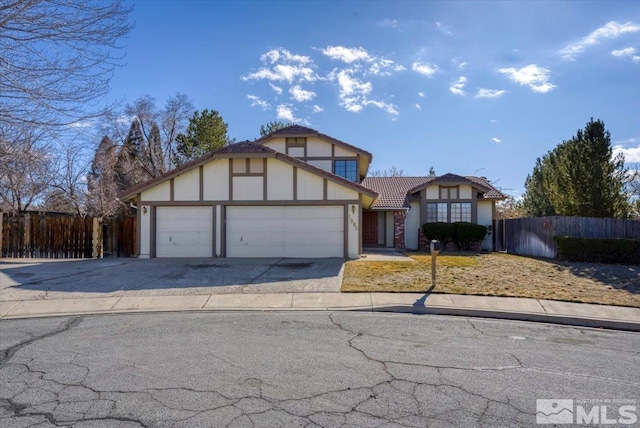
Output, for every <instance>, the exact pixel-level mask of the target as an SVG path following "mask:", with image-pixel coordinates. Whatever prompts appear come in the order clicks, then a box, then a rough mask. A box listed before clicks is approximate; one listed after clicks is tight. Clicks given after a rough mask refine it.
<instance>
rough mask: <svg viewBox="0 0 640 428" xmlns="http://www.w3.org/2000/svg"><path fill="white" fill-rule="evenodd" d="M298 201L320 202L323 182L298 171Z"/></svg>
mask: <svg viewBox="0 0 640 428" xmlns="http://www.w3.org/2000/svg"><path fill="white" fill-rule="evenodd" d="M297 193H298V199H299V200H301V201H304V200H322V197H323V194H324V180H323V179H322V178H320V177H318V176H317V175H313V174H311V173H309V172H307V171H304V170H302V169H298V189H297Z"/></svg>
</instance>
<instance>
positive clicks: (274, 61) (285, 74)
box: [241, 48, 318, 92]
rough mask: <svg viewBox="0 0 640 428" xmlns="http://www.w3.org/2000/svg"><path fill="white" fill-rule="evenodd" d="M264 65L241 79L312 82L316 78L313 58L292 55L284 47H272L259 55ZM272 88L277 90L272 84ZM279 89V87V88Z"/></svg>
mask: <svg viewBox="0 0 640 428" xmlns="http://www.w3.org/2000/svg"><path fill="white" fill-rule="evenodd" d="M260 61H262V62H263V63H264V64H265V65H266V67H262V68H260V69H258V70H257V71H255V72H253V73H248V74H245V75H244V76H242V77H241V78H242V80H244V81H247V80H268V81H270V82H289V83H293V82H294V81H303V82H314V81H316V80H317V79H318V76H317V75H316V73H315V71H314V67H315V66H314V64H313V60H312V59H311V58H310V57H308V56H303V55H294V54H292V53H291V52H289V51H288V50H286V49H284V48H278V49H272V50H270V51H268V52H267V53H265V54H263V55H262V56H261V57H260ZM272 88H273V90H274V91H276V92H278V90H277V89H275V88H274V87H273V86H272ZM280 89H281V88H280Z"/></svg>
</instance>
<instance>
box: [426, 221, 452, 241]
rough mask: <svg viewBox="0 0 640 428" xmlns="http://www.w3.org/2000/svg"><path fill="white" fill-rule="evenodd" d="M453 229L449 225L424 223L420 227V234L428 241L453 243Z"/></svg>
mask: <svg viewBox="0 0 640 428" xmlns="http://www.w3.org/2000/svg"><path fill="white" fill-rule="evenodd" d="M454 232H455V228H454V226H453V224H451V223H443V222H438V223H425V224H423V225H422V233H424V236H426V237H427V239H428V240H429V241H431V240H432V239H437V240H438V241H440V242H441V243H442V246H443V247H444V244H446V243H447V242H450V241H453V236H454Z"/></svg>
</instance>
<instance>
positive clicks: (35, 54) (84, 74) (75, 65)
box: [0, 0, 132, 128]
mask: <svg viewBox="0 0 640 428" xmlns="http://www.w3.org/2000/svg"><path fill="white" fill-rule="evenodd" d="M130 11H131V8H130V7H125V6H124V5H123V4H122V1H121V0H113V1H105V0H0V52H1V54H0V93H1V94H2V97H0V122H2V123H4V124H13V125H24V124H29V125H36V126H39V127H49V128H51V127H60V126H62V125H68V124H71V123H74V122H78V121H82V120H85V119H88V118H91V117H96V116H98V115H100V114H102V113H103V111H104V108H100V107H99V102H100V100H102V99H103V97H104V95H106V94H107V92H108V90H109V86H108V85H109V81H110V79H111V76H112V75H113V72H114V70H115V68H116V67H118V66H119V65H120V63H121V59H122V58H123V54H122V52H121V51H122V46H121V45H118V40H119V39H120V38H121V37H122V36H124V35H125V34H127V32H129V30H130V29H131V28H132V26H131V25H130V24H129V23H128V20H127V19H128V15H129V12H130Z"/></svg>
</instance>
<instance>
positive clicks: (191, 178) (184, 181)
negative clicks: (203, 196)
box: [173, 168, 200, 201]
mask: <svg viewBox="0 0 640 428" xmlns="http://www.w3.org/2000/svg"><path fill="white" fill-rule="evenodd" d="M199 199H200V169H199V168H196V169H192V170H190V171H186V172H185V173H183V174H180V175H178V176H177V177H175V178H174V179H173V200H174V201H197V200H199Z"/></svg>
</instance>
